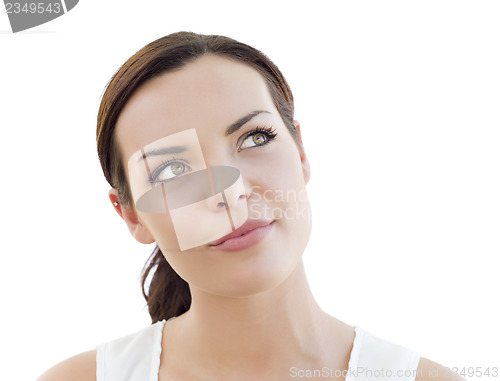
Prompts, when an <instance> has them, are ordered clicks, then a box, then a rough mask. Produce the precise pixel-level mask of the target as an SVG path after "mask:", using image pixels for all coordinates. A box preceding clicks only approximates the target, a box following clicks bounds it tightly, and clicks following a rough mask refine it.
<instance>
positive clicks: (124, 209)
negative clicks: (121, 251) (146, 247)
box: [108, 188, 155, 243]
mask: <svg viewBox="0 0 500 381" xmlns="http://www.w3.org/2000/svg"><path fill="white" fill-rule="evenodd" d="M108 195H109V199H110V200H111V204H112V205H113V208H115V210H116V212H117V213H118V214H119V215H120V217H121V218H123V221H125V223H126V224H127V226H128V230H129V231H130V234H132V236H133V237H134V238H135V239H136V240H137V241H138V242H140V243H153V242H155V239H154V238H153V236H152V235H151V233H150V232H149V230H148V229H147V228H146V226H144V225H143V224H142V222H141V220H140V219H139V217H138V216H137V211H136V210H135V209H134V208H131V207H130V206H127V205H122V204H121V203H120V198H119V197H118V190H117V189H115V188H111V190H110V191H109V194H108Z"/></svg>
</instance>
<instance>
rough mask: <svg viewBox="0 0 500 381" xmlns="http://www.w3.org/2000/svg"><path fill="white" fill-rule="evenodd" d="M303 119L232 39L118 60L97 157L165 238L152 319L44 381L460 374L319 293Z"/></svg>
mask: <svg viewBox="0 0 500 381" xmlns="http://www.w3.org/2000/svg"><path fill="white" fill-rule="evenodd" d="M293 114H294V110H293V97H292V93H291V91H290V88H289V87H288V84H287V82H286V80H285V78H284V77H283V76H282V74H281V72H280V71H279V70H278V68H277V67H276V66H275V65H274V64H273V63H272V62H271V61H270V60H269V59H268V58H267V57H266V56H265V55H263V54H262V53H261V52H259V51H257V50H255V49H254V48H251V47H249V46H247V45H245V44H242V43H239V42H237V41H234V40H232V39H229V38H226V37H222V36H204V35H198V34H194V33H188V32H180V33H174V34H171V35H168V36H166V37H163V38H161V39H159V40H157V41H154V42H152V43H151V44H148V45H147V46H145V47H144V48H143V49H141V50H140V51H139V52H137V53H136V54H135V55H134V56H133V57H131V58H130V59H129V60H128V61H127V62H126V63H125V64H124V65H123V66H122V67H121V68H120V69H119V70H118V72H117V73H116V74H115V75H114V76H113V78H112V79H111V81H110V82H109V84H108V86H107V89H106V91H105V93H104V96H103V99H102V102H101V107H100V109H99V115H98V126H97V145H98V153H99V158H100V160H101V164H102V168H103V171H104V174H105V176H106V179H107V180H108V182H109V183H110V184H111V186H112V189H111V190H110V192H109V198H110V201H111V203H112V205H113V207H114V208H115V210H116V211H117V213H118V214H119V215H120V216H121V217H122V219H123V220H124V221H125V223H126V224H127V226H128V228H129V230H130V232H131V234H132V235H133V236H134V237H135V239H136V240H138V241H139V242H141V243H153V242H156V244H157V248H156V249H155V251H154V252H153V254H152V257H151V260H150V262H149V263H148V264H147V265H146V267H145V272H144V275H143V288H144V295H145V297H146V300H147V302H148V307H149V312H150V315H151V317H152V321H153V325H152V326H151V327H148V328H146V329H144V330H142V331H140V332H138V333H136V334H133V335H130V336H127V337H125V338H121V339H118V340H116V341H113V342H111V343H106V344H104V345H100V346H99V347H98V348H97V350H94V351H90V352H86V353H83V354H80V355H78V356H75V357H73V358H71V359H68V360H66V361H64V362H62V363H60V364H58V365H57V366H55V367H54V368H52V369H50V370H49V371H48V372H46V373H45V374H44V375H43V376H42V377H41V378H40V380H63V379H64V380H65V379H75V380H76V379H77V380H80V379H81V380H95V379H97V380H100V381H101V380H178V379H179V380H180V379H182V380H194V379H202V380H235V379H237V380H284V379H290V378H292V379H293V378H299V379H300V378H306V379H307V378H312V377H321V378H332V379H357V378H359V379H361V378H364V379H372V378H373V379H374V378H379V379H380V378H382V379H389V378H391V379H397V380H414V379H419V380H427V379H428V380H430V379H433V380H436V379H442V378H447V379H452V380H459V379H461V378H460V377H458V376H457V375H455V374H454V373H451V372H448V371H447V369H446V368H444V367H442V366H440V365H438V364H436V363H434V362H432V361H430V360H428V359H425V358H420V357H419V356H418V355H417V354H415V353H413V352H411V351H410V350H408V349H406V348H404V347H401V346H397V345H394V344H391V343H388V342H386V341H384V340H382V339H379V338H376V337H374V336H372V335H370V334H369V333H368V332H364V331H363V330H362V329H360V328H356V327H352V326H350V325H348V324H346V323H344V322H342V321H339V320H338V319H335V318H334V317H332V316H329V315H328V314H326V313H325V312H323V311H322V310H321V309H320V308H319V306H318V304H317V303H316V302H315V300H314V298H313V296H312V294H311V292H310V288H309V285H308V283H307V279H306V275H305V272H304V266H303V262H302V253H303V251H304V249H305V247H306V244H307V242H308V239H309V234H310V228H311V224H310V220H309V202H308V200H307V197H306V193H305V186H306V184H307V182H308V180H309V178H310V168H309V163H308V161H307V157H306V154H305V151H304V147H303V144H302V139H301V135H300V125H299V123H298V122H297V121H296V120H294V119H293V116H294V115H293ZM152 272H154V275H153V277H152V280H151V282H150V284H149V287H148V285H147V283H148V282H147V280H148V279H149V277H148V276H149V275H150V273H152ZM146 289H147V290H148V291H147V292H146Z"/></svg>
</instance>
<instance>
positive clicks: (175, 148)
mask: <svg viewBox="0 0 500 381" xmlns="http://www.w3.org/2000/svg"><path fill="white" fill-rule="evenodd" d="M186 149H187V148H186V146H172V147H163V148H158V149H153V150H151V151H148V152H145V153H144V154H143V155H141V157H139V160H137V162H140V161H141V160H144V159H145V158H147V157H149V156H155V155H168V154H172V153H181V152H185V151H186Z"/></svg>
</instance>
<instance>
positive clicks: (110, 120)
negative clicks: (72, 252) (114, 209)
mask: <svg viewBox="0 0 500 381" xmlns="http://www.w3.org/2000/svg"><path fill="white" fill-rule="evenodd" d="M205 54H215V55H218V56H223V57H226V58H228V59H232V60H235V61H239V62H242V63H245V64H247V65H249V66H250V67H252V68H254V69H256V70H257V71H258V72H259V73H260V74H261V75H262V76H263V78H264V79H265V80H266V82H267V85H268V88H269V91H270V94H271V97H272V99H273V102H274V104H275V106H276V108H277V109H278V111H279V113H280V115H281V118H282V119H283V122H284V123H285V126H286V127H287V128H288V130H289V131H290V133H291V134H292V136H293V137H294V139H295V141H296V142H297V143H298V144H300V143H299V141H300V139H299V136H298V131H297V129H296V128H295V126H294V125H293V123H292V120H293V113H294V105H293V95H292V92H291V90H290V87H289V86H288V84H287V82H286V80H285V78H284V76H283V75H282V74H281V72H280V71H279V69H278V68H277V67H276V65H275V64H274V63H273V62H272V61H271V60H270V59H269V58H268V57H267V56H266V55H264V54H263V53H262V52H260V51H258V50H257V49H255V48H252V47H251V46H249V45H246V44H244V43H241V42H238V41H236V40H233V39H231V38H228V37H224V36H217V35H202V34H196V33H192V32H178V33H173V34H170V35H167V36H165V37H162V38H159V39H158V40H156V41H153V42H151V43H150V44H148V45H146V46H144V47H143V48H142V49H140V50H139V51H138V52H137V53H135V54H134V55H133V56H132V57H130V58H129V59H128V60H127V61H126V62H125V63H124V64H123V65H122V66H121V67H120V68H119V69H118V71H117V72H116V73H115V74H114V75H113V77H112V78H111V79H110V81H109V82H108V84H107V85H106V89H105V91H104V94H103V96H102V99H101V104H100V107H99V112H98V115H97V152H98V155H99V160H100V162H101V167H102V170H103V172H104V176H105V177H106V180H107V181H108V183H109V184H110V185H111V186H112V187H113V188H115V189H117V190H118V195H119V199H120V203H121V204H122V206H123V207H133V202H132V195H131V192H130V188H129V184H128V182H127V178H126V174H125V167H124V163H123V160H122V158H121V156H120V150H119V147H118V146H117V142H116V139H115V137H114V131H115V125H116V121H117V119H118V117H119V115H120V113H121V111H122V110H123V108H124V107H125V104H126V103H127V101H128V100H129V98H130V97H131V96H132V94H133V93H134V92H135V91H136V90H137V89H138V88H139V87H140V86H141V85H143V84H144V83H145V82H146V81H148V80H151V79H152V78H155V77H157V76H159V75H161V74H164V73H165V72H168V71H170V70H173V69H177V68H180V67H181V66H183V65H185V64H187V63H189V62H191V61H194V60H195V59H196V58H199V57H201V56H203V55H205ZM152 272H154V274H153V276H152V278H151V282H150V283H149V287H148V290H147V292H146V287H147V286H146V283H147V279H148V278H149V275H150V273H152ZM142 293H143V295H144V297H145V299H146V302H147V304H148V309H149V314H150V315H151V319H152V322H153V323H155V322H157V321H160V320H163V319H169V318H171V317H174V316H178V315H181V314H183V313H184V312H186V311H187V310H188V309H189V307H190V305H191V293H190V291H189V286H188V284H187V283H186V282H185V281H184V280H183V279H182V278H181V277H180V276H179V275H178V274H177V273H176V272H175V271H174V270H173V269H172V267H171V266H170V264H169V263H168V262H167V261H166V259H165V257H164V256H163V253H162V252H161V250H160V248H159V247H158V246H156V248H155V249H154V250H153V252H152V254H151V256H150V257H149V259H148V261H147V262H146V264H145V266H144V268H143V272H142Z"/></svg>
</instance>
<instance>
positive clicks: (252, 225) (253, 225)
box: [209, 219, 274, 246]
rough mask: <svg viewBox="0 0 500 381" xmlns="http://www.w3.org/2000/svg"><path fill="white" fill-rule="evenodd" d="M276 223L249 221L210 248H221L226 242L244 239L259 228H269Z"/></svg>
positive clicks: (213, 243)
mask: <svg viewBox="0 0 500 381" xmlns="http://www.w3.org/2000/svg"><path fill="white" fill-rule="evenodd" d="M273 222H274V220H253V219H250V220H247V221H246V222H245V223H244V224H243V225H241V226H240V227H239V228H238V229H236V230H235V231H234V232H232V233H229V234H228V235H225V236H224V237H222V238H220V239H218V240H217V241H214V242H211V243H210V244H209V245H210V246H219V245H222V244H223V243H224V242H226V241H228V240H230V239H234V238H237V237H242V236H245V235H247V234H249V233H251V232H253V231H254V230H256V229H259V228H264V227H268V226H269V225H271V224H272V223H273Z"/></svg>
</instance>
